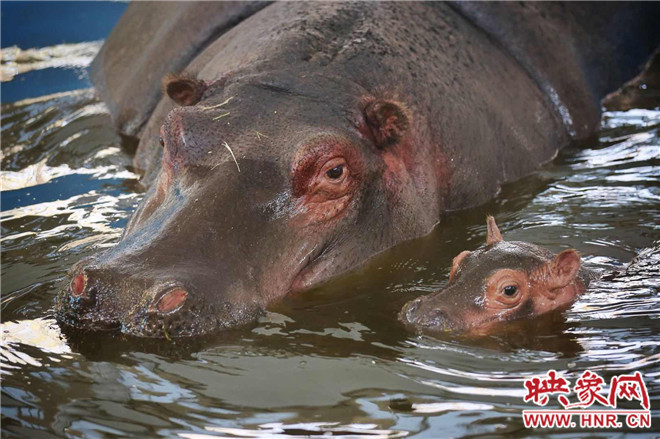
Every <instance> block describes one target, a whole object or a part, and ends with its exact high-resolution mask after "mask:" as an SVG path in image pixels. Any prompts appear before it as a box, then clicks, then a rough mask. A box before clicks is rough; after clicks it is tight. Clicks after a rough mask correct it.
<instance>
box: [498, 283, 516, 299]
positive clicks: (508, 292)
mask: <svg viewBox="0 0 660 439" xmlns="http://www.w3.org/2000/svg"><path fill="white" fill-rule="evenodd" d="M502 293H503V294H504V295H505V296H507V297H513V296H515V295H516V294H517V293H518V287H516V286H515V285H507V286H506V287H504V288H502Z"/></svg>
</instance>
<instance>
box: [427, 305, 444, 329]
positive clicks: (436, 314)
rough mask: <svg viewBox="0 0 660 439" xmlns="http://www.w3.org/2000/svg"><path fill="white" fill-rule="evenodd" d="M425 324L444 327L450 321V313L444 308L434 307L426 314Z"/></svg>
mask: <svg viewBox="0 0 660 439" xmlns="http://www.w3.org/2000/svg"><path fill="white" fill-rule="evenodd" d="M424 320H425V322H424V324H425V325H426V326H432V327H438V328H444V327H446V326H447V324H448V322H449V314H448V313H447V311H445V310H443V309H439V308H436V309H433V310H431V311H429V312H428V314H427V315H426V316H425V319H424Z"/></svg>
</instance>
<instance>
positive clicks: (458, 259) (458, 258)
mask: <svg viewBox="0 0 660 439" xmlns="http://www.w3.org/2000/svg"><path fill="white" fill-rule="evenodd" d="M469 254H470V252H469V251H467V250H464V251H462V252H460V253H459V254H458V256H456V257H455V258H454V260H453V261H451V271H450V272H449V282H451V281H452V280H454V277H455V276H456V273H458V268H459V267H460V265H461V262H463V259H465V257H466V256H467V255H469Z"/></svg>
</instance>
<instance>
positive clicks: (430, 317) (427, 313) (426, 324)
mask: <svg viewBox="0 0 660 439" xmlns="http://www.w3.org/2000/svg"><path fill="white" fill-rule="evenodd" d="M399 319H400V320H401V321H402V322H403V324H404V325H406V326H409V327H411V328H416V329H418V330H432V331H449V330H452V328H453V327H454V326H455V325H454V323H453V322H452V320H451V318H450V316H449V313H448V312H447V310H446V309H444V308H443V307H441V306H436V305H435V304H433V303H430V301H429V300H428V299H427V298H424V297H418V298H417V299H414V300H411V301H410V302H408V303H407V304H406V305H404V307H403V309H402V310H401V312H400V314H399Z"/></svg>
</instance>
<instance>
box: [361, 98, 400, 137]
mask: <svg viewBox="0 0 660 439" xmlns="http://www.w3.org/2000/svg"><path fill="white" fill-rule="evenodd" d="M406 113H407V110H406V109H405V107H404V106H403V105H401V104H398V103H396V102H392V101H386V100H375V101H373V102H370V103H369V105H367V107H366V108H365V109H364V117H365V119H366V121H367V126H368V127H369V129H370V130H371V134H372V136H373V138H374V141H375V142H376V146H377V147H378V148H385V147H386V146H389V145H393V144H395V143H397V142H399V141H400V140H401V138H403V136H404V134H405V133H406V131H408V127H409V126H410V118H409V116H408V115H407V114H406Z"/></svg>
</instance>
